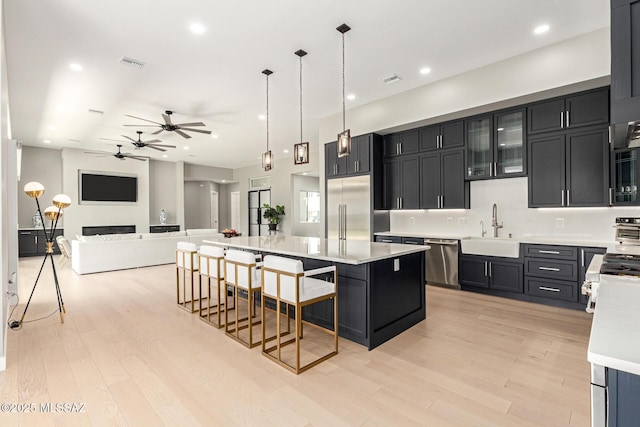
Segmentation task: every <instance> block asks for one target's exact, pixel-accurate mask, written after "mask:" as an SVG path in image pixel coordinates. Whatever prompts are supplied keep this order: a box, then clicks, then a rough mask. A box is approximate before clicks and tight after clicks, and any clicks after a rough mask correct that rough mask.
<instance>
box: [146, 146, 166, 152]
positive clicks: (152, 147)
mask: <svg viewBox="0 0 640 427" xmlns="http://www.w3.org/2000/svg"><path fill="white" fill-rule="evenodd" d="M145 147H149V148H151V149H154V150H158V151H167V150H165V149H164V148H160V147H157V146H155V145H145Z"/></svg>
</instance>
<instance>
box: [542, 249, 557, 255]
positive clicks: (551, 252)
mask: <svg viewBox="0 0 640 427" xmlns="http://www.w3.org/2000/svg"><path fill="white" fill-rule="evenodd" d="M538 253H539V254H552V255H560V252H558V251H545V250H543V249H539V250H538Z"/></svg>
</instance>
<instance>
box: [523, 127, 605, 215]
mask: <svg viewBox="0 0 640 427" xmlns="http://www.w3.org/2000/svg"><path fill="white" fill-rule="evenodd" d="M608 137H609V132H608V128H607V127H606V126H594V127H591V128H585V129H582V130H577V131H571V132H564V133H552V134H547V135H543V136H539V137H536V138H531V139H530V140H529V207H532V208H550V207H582V206H608V205H609V143H608Z"/></svg>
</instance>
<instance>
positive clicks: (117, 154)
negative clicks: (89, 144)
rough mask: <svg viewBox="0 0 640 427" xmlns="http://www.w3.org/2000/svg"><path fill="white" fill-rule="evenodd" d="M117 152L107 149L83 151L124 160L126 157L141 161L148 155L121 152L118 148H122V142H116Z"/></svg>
mask: <svg viewBox="0 0 640 427" xmlns="http://www.w3.org/2000/svg"><path fill="white" fill-rule="evenodd" d="M117 146H118V152H117V153H115V154H114V153H111V152H109V151H85V153H86V154H99V156H98V157H107V156H113V157H115V158H116V159H120V160H126V159H134V160H140V161H141V162H144V161H145V160H147V159H148V158H149V157H147V156H135V155H133V154H131V153H121V152H120V149H121V148H122V144H118V145H117Z"/></svg>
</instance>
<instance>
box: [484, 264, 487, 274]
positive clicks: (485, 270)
mask: <svg viewBox="0 0 640 427" xmlns="http://www.w3.org/2000/svg"><path fill="white" fill-rule="evenodd" d="M484 276H485V277H487V261H485V262H484Z"/></svg>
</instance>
